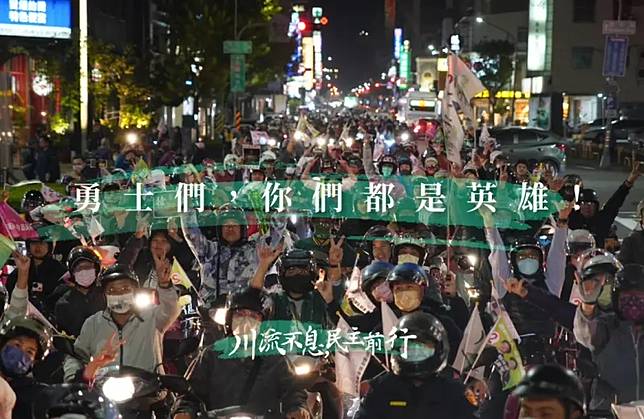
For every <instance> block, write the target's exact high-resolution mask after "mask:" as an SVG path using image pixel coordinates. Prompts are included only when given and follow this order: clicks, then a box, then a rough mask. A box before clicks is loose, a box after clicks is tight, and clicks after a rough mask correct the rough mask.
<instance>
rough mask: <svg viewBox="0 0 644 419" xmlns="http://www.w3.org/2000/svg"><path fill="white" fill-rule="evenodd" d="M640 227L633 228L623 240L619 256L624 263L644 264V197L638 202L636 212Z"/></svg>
mask: <svg viewBox="0 0 644 419" xmlns="http://www.w3.org/2000/svg"><path fill="white" fill-rule="evenodd" d="M636 217H637V222H638V224H639V229H635V230H633V232H632V233H631V234H630V236H628V237H625V238H624V241H623V242H622V250H620V252H619V255H618V256H617V258H618V259H619V260H620V261H621V262H622V263H623V264H628V263H638V264H640V265H644V199H643V200H641V201H640V202H639V204H637V212H636Z"/></svg>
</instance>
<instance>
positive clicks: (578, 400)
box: [513, 364, 586, 413]
mask: <svg viewBox="0 0 644 419" xmlns="http://www.w3.org/2000/svg"><path fill="white" fill-rule="evenodd" d="M513 395H515V396H517V397H520V398H522V399H530V398H536V399H539V398H553V399H559V400H561V401H564V402H567V403H571V404H572V405H574V406H575V407H576V408H578V409H579V410H581V411H582V412H583V413H585V411H586V398H585V393H584V387H583V385H582V384H581V382H580V381H579V378H577V376H576V375H575V374H573V372H572V371H570V370H568V369H566V368H564V367H562V366H561V365H556V364H552V365H548V364H542V365H535V366H534V367H533V368H530V370H528V372H527V373H526V375H525V377H523V380H521V382H520V383H519V385H518V386H517V387H516V388H515V389H514V392H513Z"/></svg>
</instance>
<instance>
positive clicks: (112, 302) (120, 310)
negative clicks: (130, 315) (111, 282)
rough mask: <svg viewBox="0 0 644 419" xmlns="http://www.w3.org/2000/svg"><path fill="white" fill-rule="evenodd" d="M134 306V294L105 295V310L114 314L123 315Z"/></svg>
mask: <svg viewBox="0 0 644 419" xmlns="http://www.w3.org/2000/svg"><path fill="white" fill-rule="evenodd" d="M133 306H134V293H133V292H129V293H127V294H123V295H109V294H108V295H107V308H109V309H110V310H111V311H113V312H114V313H116V314H125V313H127V312H129V311H130V310H132V307H133Z"/></svg>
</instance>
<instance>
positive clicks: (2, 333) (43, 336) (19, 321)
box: [0, 316, 51, 360]
mask: <svg viewBox="0 0 644 419" xmlns="http://www.w3.org/2000/svg"><path fill="white" fill-rule="evenodd" d="M17 336H29V337H31V338H34V339H36V342H37V343H38V353H37V354H36V359H37V360H42V359H44V358H45V357H46V356H47V354H48V353H49V348H50V347H51V331H50V330H49V328H48V327H47V326H45V325H44V324H43V323H42V322H41V321H40V320H38V319H36V318H34V317H31V316H25V317H16V318H13V319H10V320H8V321H6V322H5V323H4V324H3V325H2V328H1V329H0V347H4V345H5V344H6V343H7V341H8V340H10V339H12V338H15V337H17Z"/></svg>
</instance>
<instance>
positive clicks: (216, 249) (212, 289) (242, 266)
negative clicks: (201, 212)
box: [181, 205, 258, 301]
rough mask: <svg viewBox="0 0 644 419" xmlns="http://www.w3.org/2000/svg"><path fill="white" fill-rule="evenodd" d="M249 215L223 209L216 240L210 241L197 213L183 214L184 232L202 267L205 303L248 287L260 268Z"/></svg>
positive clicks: (182, 224) (232, 208)
mask: <svg viewBox="0 0 644 419" xmlns="http://www.w3.org/2000/svg"><path fill="white" fill-rule="evenodd" d="M247 224H248V222H247V220H246V213H245V212H244V211H243V210H242V209H239V208H236V207H234V206H230V205H227V206H224V207H222V208H220V209H219V211H218V212H217V217H216V225H215V237H214V238H213V239H209V238H207V237H206V236H205V235H204V234H203V232H202V231H201V230H200V228H199V225H198V224H197V218H196V214H195V213H194V212H189V213H182V214H181V229H182V231H183V238H184V240H186V242H187V244H188V246H190V249H191V250H192V253H193V254H194V255H195V257H196V258H197V261H198V262H199V265H200V266H201V275H200V276H201V281H202V282H201V289H200V291H199V292H200V294H201V296H202V297H203V299H204V300H205V301H208V300H210V299H214V298H216V297H219V296H220V295H222V294H227V293H228V292H230V291H232V290H233V289H235V288H238V287H239V286H245V285H248V283H249V281H250V279H251V278H252V277H253V275H254V274H255V270H256V269H257V264H258V258H257V250H256V245H255V241H254V240H252V239H250V238H249V237H248V225H247Z"/></svg>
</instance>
